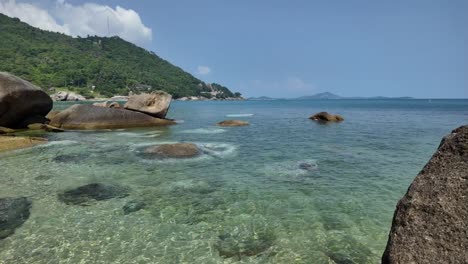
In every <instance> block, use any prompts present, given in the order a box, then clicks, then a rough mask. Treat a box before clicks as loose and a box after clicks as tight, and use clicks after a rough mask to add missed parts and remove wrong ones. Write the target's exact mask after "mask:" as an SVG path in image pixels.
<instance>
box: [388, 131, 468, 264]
mask: <svg viewBox="0 0 468 264" xmlns="http://www.w3.org/2000/svg"><path fill="white" fill-rule="evenodd" d="M382 263H418V264H419V263H468V126H462V127H459V128H457V129H455V130H454V131H452V133H451V134H450V135H448V136H446V137H445V138H444V139H443V140H442V142H441V144H440V146H439V148H438V150H437V152H436V153H435V154H434V155H433V156H432V158H431V160H430V161H429V162H428V163H427V164H426V166H425V167H424V168H423V169H422V171H421V172H420V173H419V175H418V176H417V177H416V178H415V180H414V181H413V183H412V184H411V186H410V187H409V189H408V191H407V193H406V195H405V196H404V197H403V198H402V199H401V200H400V201H399V202H398V205H397V208H396V211H395V214H394V216H393V223H392V229H391V231H390V235H389V240H388V243H387V248H386V250H385V253H384V255H383V257H382Z"/></svg>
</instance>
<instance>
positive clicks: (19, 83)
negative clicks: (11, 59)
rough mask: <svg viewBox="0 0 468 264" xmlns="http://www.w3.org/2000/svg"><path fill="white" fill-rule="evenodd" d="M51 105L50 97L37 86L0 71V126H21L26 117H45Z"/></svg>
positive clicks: (24, 123) (25, 124) (26, 122)
mask: <svg viewBox="0 0 468 264" xmlns="http://www.w3.org/2000/svg"><path fill="white" fill-rule="evenodd" d="M52 107H53V102H52V99H51V98H50V97H49V96H48V95H47V94H46V93H45V92H44V91H42V90H41V89H40V88H39V87H37V86H35V85H33V84H32V83H30V82H28V81H25V80H23V79H21V78H19V77H16V76H14V75H12V74H9V73H6V72H0V126H4V127H9V128H23V127H25V126H27V125H28V122H29V121H28V120H27V119H28V118H29V119H31V118H32V117H35V120H37V118H41V117H42V118H45V116H46V115H47V113H49V111H50V110H51V109H52ZM34 123H35V122H34ZM29 124H30V123H29Z"/></svg>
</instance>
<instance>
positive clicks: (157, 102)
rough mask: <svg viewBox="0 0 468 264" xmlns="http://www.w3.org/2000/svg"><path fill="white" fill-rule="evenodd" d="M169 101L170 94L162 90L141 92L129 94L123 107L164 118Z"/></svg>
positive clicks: (170, 98)
mask: <svg viewBox="0 0 468 264" xmlns="http://www.w3.org/2000/svg"><path fill="white" fill-rule="evenodd" d="M171 101H172V95H170V94H168V93H166V92H164V91H154V92H152V93H150V94H146V93H143V94H138V95H131V96H129V98H128V102H127V103H126V104H125V105H124V108H125V109H128V110H132V111H138V112H142V113H145V114H148V115H151V116H154V117H158V118H165V117H166V114H167V111H168V110H169V106H170V105H171Z"/></svg>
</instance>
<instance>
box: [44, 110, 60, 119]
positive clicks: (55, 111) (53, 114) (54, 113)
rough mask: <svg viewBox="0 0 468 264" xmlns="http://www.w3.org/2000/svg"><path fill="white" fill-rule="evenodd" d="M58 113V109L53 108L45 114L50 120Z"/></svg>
mask: <svg viewBox="0 0 468 264" xmlns="http://www.w3.org/2000/svg"><path fill="white" fill-rule="evenodd" d="M59 113H60V111H58V110H53V111H50V112H49V113H48V114H47V115H46V118H47V119H49V120H52V118H54V117H55V116H56V115H58V114H59Z"/></svg>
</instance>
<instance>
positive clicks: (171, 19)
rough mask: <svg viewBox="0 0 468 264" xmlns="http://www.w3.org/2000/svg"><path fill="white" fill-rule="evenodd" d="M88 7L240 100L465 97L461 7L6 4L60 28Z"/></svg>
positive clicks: (467, 6)
mask: <svg viewBox="0 0 468 264" xmlns="http://www.w3.org/2000/svg"><path fill="white" fill-rule="evenodd" d="M1 2H4V3H5V2H9V3H10V4H11V3H12V0H0V3H1ZM91 2H92V3H95V4H96V6H97V7H99V6H108V7H110V8H111V9H112V10H111V11H112V12H115V13H116V14H117V15H116V18H115V20H114V18H111V19H110V31H111V34H119V35H122V36H123V37H127V39H129V40H131V41H133V42H135V43H137V44H138V45H141V46H143V47H145V48H147V49H150V50H153V51H155V52H156V53H157V54H158V55H160V56H161V57H163V58H165V59H167V60H169V61H170V62H172V63H173V64H175V65H178V66H180V67H181V68H183V69H184V70H186V71H188V72H190V73H192V74H194V75H195V76H196V77H198V78H200V79H202V80H204V81H206V82H217V83H221V84H223V85H226V86H227V87H229V88H231V89H232V90H235V91H240V92H241V93H243V94H244V95H246V96H260V95H267V96H273V97H296V96H301V95H308V94H314V93H318V92H325V91H329V92H333V93H336V94H339V95H343V96H376V95H383V96H413V97H418V98H468V15H466V14H468V1H462V0H460V1H457V0H451V1H442V0H440V1H435V0H414V1H333V0H331V1H299V0H291V1H274V0H273V1H271V0H270V1H242V0H237V1H214V0H213V1H211V0H206V1H205V0H198V1H189V0H186V1H177V0H171V1H169V0H168V1H157V0H156V1H133V0H111V1H97V0H94V1H92V0H91V1H81V0H79V1H78V0H77V1H74V0H65V1H64V0H61V1H58V2H57V1H52V0H50V1H49V0H39V1H34V2H33V1H19V0H18V1H13V3H14V4H16V5H19V4H22V3H24V4H26V3H27V4H31V5H34V6H36V7H38V8H40V9H41V10H45V11H46V12H48V13H49V14H50V15H51V17H53V18H54V19H55V20H56V22H57V24H59V26H65V25H66V24H67V19H68V18H67V16H69V14H73V12H68V11H67V12H65V11H63V10H64V8H60V9H57V6H58V5H67V6H68V7H69V8H70V7H73V8H75V10H77V9H76V8H77V7H80V6H82V5H83V4H84V3H91ZM117 6H119V7H120V8H121V10H117ZM54 8H55V9H56V10H55V11H53V9H54ZM122 10H123V11H122ZM128 10H133V11H134V12H133V11H132V12H133V13H130V12H129V11H128ZM127 11H128V12H127ZM0 12H1V9H0ZM60 12H63V13H64V14H62V15H61V14H60ZM119 12H120V13H119ZM23 13H24V12H23ZM76 13H77V14H78V12H76ZM96 14H103V15H96ZM96 14H95V15H94V19H96V21H98V22H99V23H98V24H105V23H101V21H100V20H99V18H96V17H100V16H101V17H105V16H106V15H105V14H107V13H106V12H101V13H96ZM119 14H121V15H119ZM132 15H135V16H137V17H138V18H139V19H140V20H141V23H139V22H138V21H136V22H135V19H133V18H134V16H132ZM20 18H21V17H20ZM127 18H128V19H127ZM118 19H121V21H117V20H118ZM85 20H86V19H74V20H73V21H78V22H73V23H75V24H76V23H85ZM30 23H40V22H37V21H31V22H30ZM70 23H71V22H70ZM119 23H121V24H119ZM126 23H127V24H128V23H133V24H132V25H130V26H129V27H128V29H126ZM96 27H100V26H99V25H97V26H96ZM84 28H85V27H80V25H70V27H67V28H66V29H63V31H64V32H65V31H66V32H67V33H69V34H72V35H79V34H84V33H83V32H85V31H83V30H84ZM104 28H105V27H104ZM80 30H81V31H80ZM119 30H120V31H119ZM105 31H107V29H106V30H104V29H100V30H97V31H96V32H98V33H100V34H104V35H105V34H107V33H106V32H105ZM125 34H126V35H125ZM131 34H133V35H131Z"/></svg>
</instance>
